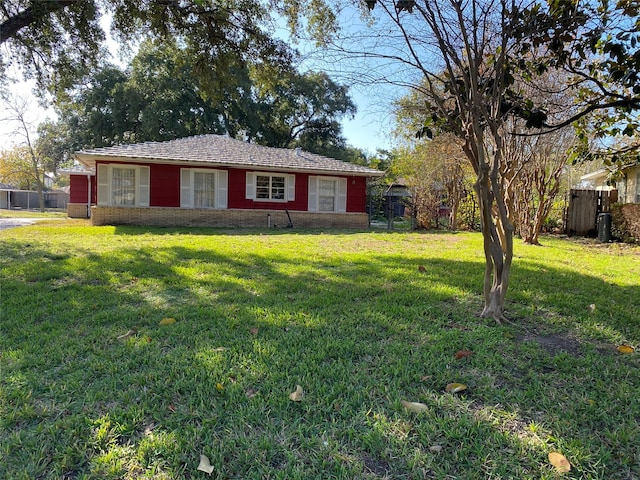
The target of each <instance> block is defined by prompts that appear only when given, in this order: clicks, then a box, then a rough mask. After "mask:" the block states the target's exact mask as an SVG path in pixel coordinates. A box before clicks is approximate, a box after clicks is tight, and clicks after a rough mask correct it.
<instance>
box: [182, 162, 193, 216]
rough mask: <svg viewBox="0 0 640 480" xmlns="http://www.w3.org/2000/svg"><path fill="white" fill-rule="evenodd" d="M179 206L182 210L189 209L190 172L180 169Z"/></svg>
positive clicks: (186, 169) (190, 204)
mask: <svg viewBox="0 0 640 480" xmlns="http://www.w3.org/2000/svg"><path fill="white" fill-rule="evenodd" d="M180 206H181V207H182V208H191V206H192V203H191V170H189V169H188V168H181V169H180Z"/></svg>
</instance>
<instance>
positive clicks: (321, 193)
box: [308, 176, 347, 213]
mask: <svg viewBox="0 0 640 480" xmlns="http://www.w3.org/2000/svg"><path fill="white" fill-rule="evenodd" d="M308 210H309V211H310V212H340V213H342V212H346V211H347V179H346V178H336V177H320V176H310V177H309V203H308Z"/></svg>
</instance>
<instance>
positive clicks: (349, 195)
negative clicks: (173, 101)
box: [68, 135, 384, 228]
mask: <svg viewBox="0 0 640 480" xmlns="http://www.w3.org/2000/svg"><path fill="white" fill-rule="evenodd" d="M75 158H76V159H77V160H78V161H79V162H80V164H81V165H82V166H83V167H84V168H85V170H83V171H78V172H77V173H74V172H69V177H70V186H71V199H70V203H69V208H68V214H69V216H71V217H86V216H87V215H90V217H91V221H92V224H93V225H119V224H133V225H159V226H223V227H267V226H287V225H289V224H290V223H291V222H292V223H293V225H294V226H299V227H344V228H366V227H367V226H368V224H369V219H368V214H367V208H366V207H367V205H366V201H367V200H366V198H367V195H366V192H367V181H368V179H370V178H372V177H378V176H382V175H384V173H383V172H380V171H378V170H374V169H371V168H367V167H363V166H360V165H355V164H351V163H346V162H342V161H340V160H336V159H333V158H329V157H324V156H321V155H315V154H311V153H307V152H304V151H302V150H300V149H295V150H294V149H281V148H271V147H263V146H260V145H256V144H252V143H247V142H244V141H241V140H235V139H233V138H229V137H226V136H221V135H199V136H194V137H187V138H181V139H177V140H170V141H166V142H147V143H140V144H132V145H119V146H114V147H106V148H97V149H92V150H84V151H79V152H76V153H75Z"/></svg>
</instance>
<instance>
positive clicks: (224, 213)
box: [85, 206, 369, 229]
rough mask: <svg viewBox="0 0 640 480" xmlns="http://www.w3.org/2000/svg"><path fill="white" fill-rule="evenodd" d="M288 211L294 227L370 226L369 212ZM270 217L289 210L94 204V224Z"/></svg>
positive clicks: (281, 220) (237, 222) (264, 220)
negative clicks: (128, 206) (100, 205)
mask: <svg viewBox="0 0 640 480" xmlns="http://www.w3.org/2000/svg"><path fill="white" fill-rule="evenodd" d="M85 207H86V206H85ZM289 214H290V215H291V221H292V223H293V225H294V227H298V228H349V229H366V228H368V226H369V218H368V216H367V214H366V213H315V212H314V213H311V212H289ZM269 215H270V217H269ZM85 216H86V215H85ZM269 220H270V225H271V226H272V227H276V226H277V227H280V228H282V227H286V226H287V225H288V224H289V219H288V218H287V214H286V213H285V212H284V211H282V210H239V209H228V210H211V209H187V208H163V207H149V208H133V207H132V208H125V207H98V206H93V207H91V223H92V225H152V226H160V227H240V228H266V227H268V226H269Z"/></svg>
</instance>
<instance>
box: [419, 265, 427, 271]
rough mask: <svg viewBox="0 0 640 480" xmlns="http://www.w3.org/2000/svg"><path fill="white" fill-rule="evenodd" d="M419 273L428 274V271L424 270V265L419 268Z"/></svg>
mask: <svg viewBox="0 0 640 480" xmlns="http://www.w3.org/2000/svg"><path fill="white" fill-rule="evenodd" d="M418 271H419V272H421V273H424V272H426V271H427V269H426V268H424V267H423V266H422V265H420V266H419V267H418Z"/></svg>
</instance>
